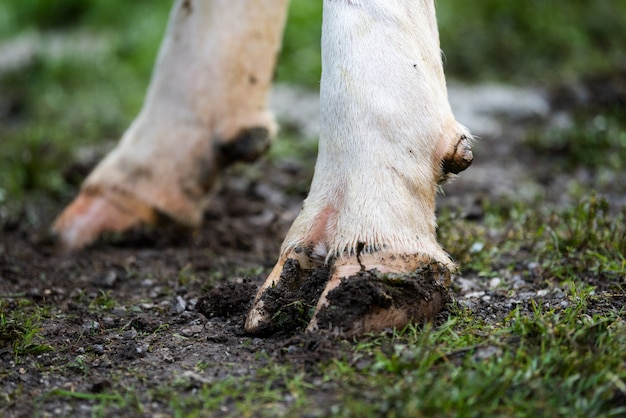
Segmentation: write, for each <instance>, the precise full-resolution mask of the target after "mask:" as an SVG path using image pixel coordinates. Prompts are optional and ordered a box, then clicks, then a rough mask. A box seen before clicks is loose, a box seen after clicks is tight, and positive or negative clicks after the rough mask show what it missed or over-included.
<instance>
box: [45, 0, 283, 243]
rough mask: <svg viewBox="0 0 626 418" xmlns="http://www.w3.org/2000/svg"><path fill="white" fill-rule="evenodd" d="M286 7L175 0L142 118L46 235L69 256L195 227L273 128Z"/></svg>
mask: <svg viewBox="0 0 626 418" xmlns="http://www.w3.org/2000/svg"><path fill="white" fill-rule="evenodd" d="M287 6H288V0H272V1H269V0H262V1H249V0H178V1H176V2H175V4H174V8H173V10H172V13H171V16H170V20H169V24H168V29H167V33H166V35H165V38H164V40H163V42H162V45H161V49H160V53H159V57H158V59H157V63H156V67H155V70H154V74H153V76H152V80H151V83H150V87H149V89H148V93H147V96H146V99H145V102H144V106H143V109H142V110H141V112H140V114H139V116H138V117H137V118H136V120H135V121H134V122H133V124H132V125H131V126H130V128H129V129H128V130H127V131H126V133H125V134H124V136H123V137H122V139H121V141H120V143H119V145H118V146H117V147H116V148H115V149H114V150H113V151H112V152H111V153H110V154H109V155H108V156H107V157H106V158H105V159H104V160H103V161H102V162H101V163H100V164H99V165H98V166H97V167H96V168H95V169H94V171H93V172H92V173H91V174H90V175H89V177H88V178H87V179H86V180H85V182H84V184H83V186H82V189H81V193H80V195H79V196H78V197H77V198H76V200H75V201H74V202H73V203H72V204H71V205H69V207H68V208H67V209H66V210H65V211H64V212H63V213H62V214H61V215H60V216H59V218H58V219H57V220H56V222H55V224H54V226H53V230H54V231H55V232H56V233H57V234H58V235H59V236H60V238H61V240H62V242H63V243H64V244H65V245H66V246H68V247H70V248H78V247H82V246H84V245H86V244H88V243H89V242H91V241H93V240H94V239H95V238H97V237H98V236H99V234H100V233H101V232H103V231H123V230H126V229H128V228H130V227H132V226H135V225H138V224H141V223H154V222H156V220H157V219H158V218H159V216H157V214H160V215H166V216H167V217H169V218H171V219H173V220H175V221H177V222H180V223H181V224H185V225H189V226H197V225H198V224H199V223H200V221H201V219H202V212H203V209H204V207H205V204H206V202H207V199H208V198H209V196H210V191H211V190H212V188H213V186H214V184H215V182H216V180H217V178H218V176H219V174H220V171H221V170H222V169H223V167H224V166H225V165H227V164H229V163H231V162H233V161H236V160H246V161H251V160H254V159H255V158H256V157H257V156H258V155H259V154H260V153H262V152H263V151H264V150H265V149H266V148H267V147H268V145H269V141H270V138H271V137H272V135H273V134H274V133H275V131H276V125H275V122H274V119H273V117H272V115H271V114H270V112H269V111H268V110H267V99H268V93H269V89H270V86H271V81H272V77H273V72H274V65H275V61H276V56H277V54H278V51H279V48H280V41H281V36H282V29H283V26H284V21H285V16H286V10H287Z"/></svg>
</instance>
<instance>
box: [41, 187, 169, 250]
mask: <svg viewBox="0 0 626 418" xmlns="http://www.w3.org/2000/svg"><path fill="white" fill-rule="evenodd" d="M157 218H158V216H157V213H156V211H155V210H153V209H152V208H151V207H150V206H148V205H146V204H145V203H143V202H141V201H140V200H138V199H136V198H134V197H132V196H130V195H128V194H126V193H123V192H112V193H107V194H102V193H98V192H94V191H91V190H89V189H85V190H83V191H81V193H80V194H79V195H78V197H76V199H74V201H73V202H72V203H71V204H70V205H69V206H68V207H67V208H65V210H64V211H63V213H61V215H59V217H58V218H57V219H56V221H55V222H54V224H53V225H52V233H53V234H54V235H55V236H56V237H57V238H58V240H59V242H60V244H61V245H62V246H63V247H64V248H65V249H68V250H79V249H81V248H83V247H85V246H87V245H89V244H91V243H92V242H94V241H95V240H96V239H97V238H98V237H99V236H100V235H101V234H102V233H104V232H123V231H127V230H129V229H131V228H134V227H137V226H140V225H153V224H155V223H156V222H157Z"/></svg>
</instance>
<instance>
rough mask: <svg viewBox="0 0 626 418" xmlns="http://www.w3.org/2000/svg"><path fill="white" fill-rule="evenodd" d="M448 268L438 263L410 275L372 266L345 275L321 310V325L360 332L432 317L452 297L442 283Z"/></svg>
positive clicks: (402, 324) (347, 332) (319, 319)
mask: <svg viewBox="0 0 626 418" xmlns="http://www.w3.org/2000/svg"><path fill="white" fill-rule="evenodd" d="M445 271H446V270H445V267H443V266H440V265H438V264H436V263H434V264H431V265H428V266H425V267H424V268H422V269H420V270H417V271H415V272H413V273H411V274H409V275H404V274H403V275H397V274H381V273H379V272H378V271H377V270H370V271H360V272H359V273H357V274H355V275H353V276H350V277H348V278H344V279H341V283H340V284H339V286H337V287H336V288H335V289H334V290H332V291H330V292H329V293H328V296H327V300H328V305H326V306H325V307H324V308H322V309H321V310H320V312H319V313H318V314H317V316H316V319H317V325H318V327H319V328H320V329H329V330H334V331H338V332H340V333H342V334H344V335H356V334H360V333H362V332H364V331H365V330H383V329H385V328H388V327H390V326H396V327H403V326H405V325H407V324H408V323H410V322H425V321H428V320H432V319H433V318H434V317H435V316H436V315H437V314H438V313H439V312H440V311H441V310H442V309H443V308H444V306H445V305H446V304H447V303H449V302H451V300H452V299H451V297H450V295H449V294H448V291H447V290H446V288H445V287H444V286H443V285H441V284H440V283H442V282H444V281H445V280H444V279H442V277H441V276H442V275H445V274H446V273H445Z"/></svg>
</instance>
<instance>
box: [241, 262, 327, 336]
mask: <svg viewBox="0 0 626 418" xmlns="http://www.w3.org/2000/svg"><path fill="white" fill-rule="evenodd" d="M329 275H330V270H329V267H328V266H320V267H318V268H314V269H303V268H301V267H300V264H299V263H298V261H297V260H294V259H291V258H290V259H288V260H287V261H285V265H284V267H283V271H282V273H281V275H280V279H279V280H278V281H277V283H276V284H275V285H274V286H272V287H269V288H267V290H265V292H263V294H262V295H261V297H260V298H259V302H261V303H260V304H259V305H261V306H262V309H263V311H264V312H263V316H264V317H266V318H269V320H268V321H264V322H263V325H262V326H260V327H258V328H255V329H254V330H253V331H249V333H251V334H254V335H270V334H274V333H276V332H281V333H285V334H291V333H294V332H296V331H299V330H303V329H304V328H305V327H306V326H307V324H308V323H309V321H310V319H311V317H312V316H313V313H314V311H315V305H316V303H317V301H318V299H319V298H320V296H321V294H322V291H323V290H324V287H325V286H326V283H327V282H328V278H329Z"/></svg>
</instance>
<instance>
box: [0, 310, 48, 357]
mask: <svg viewBox="0 0 626 418" xmlns="http://www.w3.org/2000/svg"><path fill="white" fill-rule="evenodd" d="M47 316H48V309H47V308H46V307H40V306H36V305H34V304H33V303H32V302H31V301H29V300H28V299H22V298H17V299H8V300H5V299H0V349H9V350H11V351H12V352H13V355H14V356H15V360H16V362H18V361H19V360H20V359H21V358H23V357H24V356H29V355H36V354H41V353H45V352H48V351H52V350H53V348H52V347H51V346H50V345H48V344H46V343H45V338H44V337H43V336H42V331H43V328H42V321H43V319H44V318H46V317H47Z"/></svg>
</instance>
